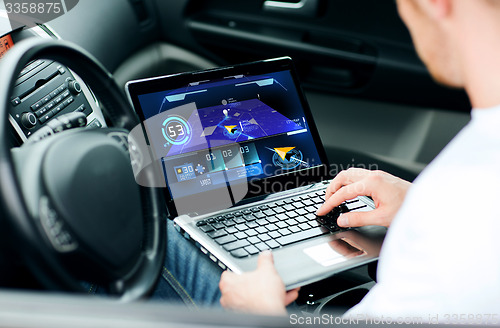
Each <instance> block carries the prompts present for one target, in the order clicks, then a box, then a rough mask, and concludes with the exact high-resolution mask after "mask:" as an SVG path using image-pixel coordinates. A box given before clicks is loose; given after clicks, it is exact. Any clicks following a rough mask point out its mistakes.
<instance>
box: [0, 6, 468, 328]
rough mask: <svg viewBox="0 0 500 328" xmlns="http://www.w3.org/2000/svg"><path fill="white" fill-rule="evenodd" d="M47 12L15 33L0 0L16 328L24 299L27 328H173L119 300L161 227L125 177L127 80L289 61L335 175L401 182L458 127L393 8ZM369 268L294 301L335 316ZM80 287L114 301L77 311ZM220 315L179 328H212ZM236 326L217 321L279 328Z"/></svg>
mask: <svg viewBox="0 0 500 328" xmlns="http://www.w3.org/2000/svg"><path fill="white" fill-rule="evenodd" d="M56 2H57V1H56ZM60 2H61V4H65V5H64V6H63V8H64V10H63V13H62V14H61V15H60V16H59V17H56V18H54V19H52V20H49V21H43V22H42V21H37V22H36V25H34V26H32V27H30V26H28V25H26V24H24V23H23V22H22V20H21V22H20V27H15V28H14V27H13V26H12V25H10V24H9V16H8V15H7V9H8V8H7V7H6V6H4V7H2V6H3V4H2V2H1V1H0V21H2V23H1V24H0V27H1V30H0V37H1V39H2V43H3V45H2V47H3V48H0V50H2V52H0V54H1V55H0V79H1V82H0V135H1V136H0V199H1V200H0V204H1V205H0V206H1V207H0V211H1V215H0V218H1V220H2V223H3V228H2V229H1V231H0V234H1V236H0V265H1V267H2V270H0V286H1V287H2V289H4V290H5V294H4V296H2V298H4V300H2V299H0V302H1V303H4V305H3V306H2V307H0V308H3V309H4V310H0V312H1V311H4V312H7V311H10V313H11V314H12V317H11V319H12V320H14V321H12V322H16V321H15V320H19V322H23V321H22V320H26V319H25V318H24V319H23V316H22V313H23V312H22V311H23V310H22V308H23V304H28V305H29V306H28V307H27V308H30V307H31V308H34V309H36V310H34V312H33V313H35V314H36V315H34V317H33V319H32V320H31V321H25V322H23V324H24V325H25V326H26V327H28V326H31V325H33V326H35V325H36V323H37V322H36V320H35V318H37V315H42V313H43V312H44V311H47V308H48V307H49V305H50V306H52V305H53V306H54V310H53V311H52V312H49V313H50V315H51V316H52V317H53V321H50V320H49V321H47V324H48V323H49V322H52V327H55V326H57V325H56V322H57V317H62V316H63V315H65V314H64V310H62V309H65V306H66V310H67V311H69V312H67V314H66V315H67V316H68V317H67V318H70V317H71V316H73V318H74V320H75V321H74V322H80V321H81V322H83V318H84V317H85V313H86V311H87V313H89V312H88V311H92V312H94V313H99V315H98V318H101V319H102V320H104V319H103V318H105V316H106V311H103V310H102V309H101V310H99V306H102V307H104V308H109V312H108V313H110V316H112V315H113V314H115V315H116V316H117V317H118V316H120V315H123V314H124V313H129V315H130V318H132V319H131V321H130V322H129V323H127V324H125V326H126V325H132V324H133V323H134V322H135V323H137V322H139V321H140V320H143V321H142V323H144V324H145V325H146V326H147V325H148V324H149V325H150V326H152V327H153V326H155V324H157V323H158V322H162V321H165V322H167V321H169V320H170V322H171V323H175V322H181V320H182V318H184V317H182V318H181V314H183V313H184V312H183V310H178V309H177V308H171V309H170V308H169V310H168V311H167V312H164V309H165V307H162V306H161V305H159V304H147V303H146V304H140V305H136V306H135V307H134V306H133V305H132V304H134V303H132V304H127V305H126V304H123V303H124V302H126V301H130V302H133V301H137V300H140V299H147V297H148V295H149V293H150V292H151V290H152V289H153V288H154V284H155V281H156V279H157V277H158V275H159V272H160V270H161V267H162V264H163V258H164V254H165V248H166V236H165V234H164V231H165V222H166V220H169V219H173V218H169V217H168V213H167V208H166V206H165V200H164V196H163V194H162V192H161V190H159V189H158V188H145V187H139V186H138V185H137V184H136V183H135V181H134V179H133V175H132V167H131V165H130V157H133V156H135V155H134V154H133V151H132V150H131V149H133V147H130V145H129V141H128V139H127V133H126V132H127V131H130V130H132V129H133V128H134V127H135V126H136V125H137V124H139V123H140V122H139V119H138V117H137V115H136V113H135V112H134V110H133V108H132V107H131V105H130V103H129V101H128V99H127V98H126V96H125V85H126V83H127V82H129V81H131V80H137V79H144V78H149V77H157V76H164V75H170V74H176V73H182V72H190V71H199V70H205V69H212V68H217V67H223V66H228V65H235V64H241V63H246V62H253V61H258V60H264V59H269V58H276V57H282V56H289V57H291V58H292V59H293V62H294V65H295V67H296V69H297V72H298V75H299V80H300V82H301V86H302V88H303V91H304V93H305V95H306V98H307V101H308V103H309V106H310V109H311V111H312V115H313V117H314V120H315V122H316V125H317V128H318V131H319V135H320V137H321V141H322V143H323V144H324V146H325V150H326V153H327V157H328V159H329V161H330V164H331V167H333V168H334V169H335V172H334V174H335V173H339V172H340V171H342V170H344V169H347V168H349V167H361V168H369V169H378V170H384V171H387V172H389V173H391V174H394V175H396V176H399V177H401V178H403V179H406V180H408V181H413V180H414V179H415V178H416V177H417V176H418V174H419V173H420V172H421V171H422V170H423V169H424V168H425V167H426V165H428V164H429V163H430V162H431V161H432V160H433V159H434V158H435V157H436V155H437V154H438V153H439V152H440V151H441V150H442V149H443V148H444V147H445V146H446V144H447V143H448V142H449V141H450V140H451V139H452V138H453V137H454V136H455V135H456V134H457V133H458V132H459V131H460V130H461V129H462V128H463V127H464V126H465V125H466V124H467V123H468V121H469V119H470V103H469V101H468V99H467V97H466V95H465V93H464V91H463V90H453V89H449V88H446V87H443V86H440V85H438V84H436V83H435V82H434V81H433V80H432V78H431V77H430V74H429V73H428V71H427V70H426V68H425V66H424V65H423V63H422V62H421V61H420V60H419V58H418V56H417V54H416V52H415V49H414V47H413V45H412V41H411V37H410V34H409V32H408V30H407V29H406V27H405V26H404V24H403V23H402V22H401V20H400V18H399V16H398V13H397V8H396V4H395V2H394V1H393V0H379V1H372V0H350V1H345V0H232V1H223V0H175V1H174V0H106V1H102V0H79V1H73V2H71V4H70V1H66V2H65V1H64V0H61V1H60ZM5 3H7V1H5ZM10 18H12V17H10ZM16 19H18V18H16ZM4 49H5V53H4V51H3V50H4ZM7 49H8V50H7ZM96 167H98V168H99V169H96ZM375 272H376V262H374V263H371V264H368V265H363V266H360V267H357V268H355V269H351V270H349V271H345V272H342V273H338V274H335V275H333V276H331V277H330V278H328V279H325V280H322V281H320V282H316V283H314V284H311V285H308V286H303V287H302V290H301V292H300V294H299V298H298V300H297V302H296V303H297V306H298V308H299V309H300V311H303V312H304V313H309V314H311V315H313V314H320V313H323V312H324V311H338V312H342V311H345V310H347V309H348V308H349V307H351V306H353V305H355V304H356V303H357V302H358V301H359V300H360V299H361V298H362V297H363V296H364V295H365V294H366V293H367V292H368V291H369V289H370V288H371V287H373V285H374V284H375V282H376V273H375ZM82 281H85V282H88V281H92V282H97V283H99V284H102V285H105V286H106V287H107V291H108V293H109V294H110V295H111V296H114V297H116V298H117V299H118V300H119V302H120V304H121V305H119V307H117V305H116V303H115V302H110V301H103V300H100V301H99V302H100V303H92V302H88V301H87V299H86V298H88V296H87V295H86V290H87V289H88V288H87V289H86V287H85V286H86V285H85V284H84V283H82ZM53 292H57V293H60V294H61V295H60V297H61V299H57V298H54V296H49V295H51V294H52V293H53ZM68 295H69V297H70V298H68ZM71 297H75V298H74V299H73V298H71ZM9 300H10V302H9ZM66 300H67V301H66ZM37 304H38V305H37ZM96 304H97V305H96ZM16 306H17V307H18V310H15V309H14V308H15V307H16ZM71 306H73V307H72V310H68V309H69V307H71ZM78 309H79V310H78ZM162 311H163V312H162ZM217 311H220V310H217ZM217 311H216V312H215V313H216V314H214V313H213V312H211V311H201V312H200V318H208V319H206V320H208V321H206V320H202V319H199V320H198V319H196V318H193V317H191V318H188V317H189V315H187V316H186V320H191V321H189V322H191V323H192V324H193V325H199V326H204V325H208V324H210V323H212V324H214V325H216V324H219V326H222V325H224V324H223V323H222V321H220V318H219V316H218V315H217V314H218V313H219V312H217ZM14 313H16V315H14ZM68 313H69V314H68ZM159 313H162V315H161V316H158V314H159ZM149 314H150V315H151V316H149V317H148V315H149ZM147 317H148V318H149V319H146V318H147ZM241 318H243V317H238V316H235V315H234V314H228V315H227V317H226V320H227V321H225V322H226V324H227V325H228V326H229V325H230V323H231V324H241V325H242V326H244V325H248V326H262V325H264V326H275V325H276V326H281V325H283V324H284V322H282V321H279V320H278V321H276V320H274V319H269V318H268V319H262V320H260V319H258V318H255V317H253V319H248V320H250V321H245V320H241ZM47 320H48V319H47ZM51 320H52V319H51ZM68 320H69V319H68ZM110 320H111V319H110ZM148 320H149V321H148ZM155 320H158V322H157V321H155ZM176 320H177V321H176ZM223 321H224V320H223ZM104 323H105V321H101V322H100V323H99V324H104ZM110 324H113V323H112V322H111V321H110ZM114 324H116V322H115V323H114ZM285 324H286V322H285Z"/></svg>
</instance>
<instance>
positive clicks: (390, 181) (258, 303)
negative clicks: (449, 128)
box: [219, 168, 411, 315]
mask: <svg viewBox="0 0 500 328" xmlns="http://www.w3.org/2000/svg"><path fill="white" fill-rule="evenodd" d="M410 186H411V183H409V182H407V181H404V180H402V179H399V178H397V177H394V176H392V175H390V174H388V173H385V172H381V171H368V170H363V169H355V168H352V169H349V170H347V171H343V172H341V173H340V174H338V175H337V177H336V178H335V179H333V180H332V182H331V183H330V185H329V186H328V188H327V190H326V196H325V198H326V201H325V204H323V206H322V207H321V208H320V209H319V210H318V215H326V214H327V213H328V212H330V211H331V210H332V209H333V208H334V207H336V206H338V205H340V204H341V203H342V202H344V201H346V200H350V199H353V198H356V197H357V196H370V197H372V198H373V200H374V202H375V207H376V209H375V210H373V211H370V212H359V213H358V212H353V213H346V214H343V215H341V216H340V217H339V225H340V226H342V227H358V226H363V225H383V226H389V225H390V223H391V222H392V219H393V218H394V216H395V215H396V213H397V211H398V210H399V207H400V206H401V204H402V203H403V200H404V198H405V195H406V192H407V190H408V188H409V187H410ZM219 287H220V290H221V293H222V297H221V300H220V302H221V304H222V306H223V307H225V308H230V309H234V310H240V311H248V312H256V313H261V314H275V315H281V314H285V313H286V310H285V307H286V305H288V304H289V303H291V302H293V301H294V300H295V299H296V298H297V296H298V290H297V289H295V290H292V291H289V292H288V293H287V292H286V290H285V286H284V284H283V282H282V280H281V278H280V276H279V275H278V272H276V269H275V268H274V263H273V260H272V254H271V252H264V253H263V254H261V255H260V256H259V262H258V266H257V269H256V270H255V271H253V272H249V273H244V274H241V275H237V274H235V273H232V272H229V271H226V272H224V273H223V274H222V276H221V281H220V284H219Z"/></svg>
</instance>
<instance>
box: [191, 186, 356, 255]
mask: <svg viewBox="0 0 500 328" xmlns="http://www.w3.org/2000/svg"><path fill="white" fill-rule="evenodd" d="M324 197H325V192H324V191H317V192H314V193H310V194H306V195H301V196H298V197H294V198H291V199H285V200H280V201H276V202H271V203H269V204H265V205H261V206H258V207H252V208H249V209H245V210H241V211H235V212H231V213H228V214H225V215H219V216H217V217H212V218H208V219H205V220H202V221H199V222H197V223H196V225H197V226H198V228H199V229H200V230H202V231H203V232H205V233H206V234H207V235H208V236H209V237H210V238H212V239H213V240H214V241H215V242H216V243H217V244H219V245H220V246H221V247H223V248H224V249H225V250H226V251H228V252H230V253H231V255H232V256H233V257H236V258H244V257H247V256H252V255H256V254H258V253H260V252H261V251H264V250H267V249H271V250H272V249H277V248H280V247H283V246H286V245H289V244H293V243H297V242H300V241H303V240H306V239H309V238H313V237H317V236H321V235H325V234H329V233H332V232H338V231H341V230H345V229H341V228H339V227H338V226H337V218H338V216H339V215H340V214H341V213H346V212H349V211H353V210H358V209H362V208H366V205H365V204H364V203H363V202H361V201H359V200H357V199H356V200H352V201H348V202H345V203H343V204H341V205H340V206H338V207H336V208H335V209H334V210H333V211H331V212H330V213H329V214H328V215H326V216H324V217H318V216H316V214H315V213H316V210H317V209H318V208H319V206H320V205H321V204H323V203H324Z"/></svg>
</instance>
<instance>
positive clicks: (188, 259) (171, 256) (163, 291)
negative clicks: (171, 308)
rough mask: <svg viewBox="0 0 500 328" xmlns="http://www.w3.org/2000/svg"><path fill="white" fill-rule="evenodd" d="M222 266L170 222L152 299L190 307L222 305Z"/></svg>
mask: <svg viewBox="0 0 500 328" xmlns="http://www.w3.org/2000/svg"><path fill="white" fill-rule="evenodd" d="M221 274H222V269H221V268H220V267H219V266H218V265H217V264H215V263H214V262H213V261H211V260H210V259H209V258H208V257H207V256H206V255H204V254H203V253H202V252H201V251H200V250H199V249H198V248H196V247H195V245H194V244H193V243H192V242H191V241H189V240H187V239H186V238H184V237H183V236H182V235H181V234H180V233H179V232H178V231H177V230H176V229H175V228H174V224H173V222H172V221H170V220H168V222H167V253H166V258H165V263H164V267H163V269H162V272H161V276H160V279H159V281H158V284H157V286H156V288H155V290H154V292H153V294H152V296H151V299H152V300H153V301H167V302H181V303H183V304H185V305H186V306H188V307H190V308H196V307H213V306H217V307H218V306H220V303H219V299H220V296H221V294H220V291H219V280H220V275H221Z"/></svg>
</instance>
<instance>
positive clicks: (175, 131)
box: [139, 71, 322, 198]
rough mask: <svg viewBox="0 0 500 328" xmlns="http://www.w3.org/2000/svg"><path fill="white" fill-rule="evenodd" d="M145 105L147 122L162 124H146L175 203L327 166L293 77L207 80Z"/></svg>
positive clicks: (146, 98) (148, 97)
mask: <svg viewBox="0 0 500 328" xmlns="http://www.w3.org/2000/svg"><path fill="white" fill-rule="evenodd" d="M139 101H140V103H141V106H142V110H143V113H144V116H145V117H146V119H149V118H151V117H155V116H158V117H161V119H159V120H156V119H154V120H147V121H146V123H145V125H146V130H147V132H148V137H149V140H150V141H151V144H152V146H153V148H154V150H155V151H156V152H157V156H158V158H162V163H163V169H164V173H165V176H166V180H167V184H168V186H169V189H170V192H171V194H172V195H173V196H174V198H175V197H177V198H178V197H183V196H190V195H194V194H197V193H201V192H205V191H210V190H214V189H217V188H221V187H223V186H225V185H227V184H228V183H231V182H234V181H242V182H248V181H250V180H252V179H262V178H267V177H272V176H276V175H280V174H285V173H288V172H291V171H294V170H301V169H307V168H310V167H313V166H317V165H321V164H322V163H321V160H320V157H319V154H318V151H317V149H316V147H315V144H314V141H313V138H312V135H311V133H310V131H309V128H308V124H307V121H306V119H305V117H304V112H303V108H302V105H301V101H300V98H299V95H298V93H297V89H296V86H295V84H294V81H293V79H292V77H291V74H290V72H289V71H283V72H276V73H272V74H266V75H261V76H251V77H248V76H239V77H232V78H230V79H224V80H223V81H216V82H206V81H205V82H203V83H202V82H200V83H198V84H194V85H189V86H186V87H185V88H182V89H178V90H170V91H165V92H156V93H152V94H145V95H141V96H139ZM191 103H195V104H196V106H192V107H191V109H189V110H188V109H186V110H184V111H183V112H179V111H176V109H177V108H180V106H185V105H188V104H191Z"/></svg>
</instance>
